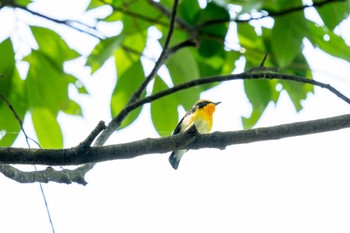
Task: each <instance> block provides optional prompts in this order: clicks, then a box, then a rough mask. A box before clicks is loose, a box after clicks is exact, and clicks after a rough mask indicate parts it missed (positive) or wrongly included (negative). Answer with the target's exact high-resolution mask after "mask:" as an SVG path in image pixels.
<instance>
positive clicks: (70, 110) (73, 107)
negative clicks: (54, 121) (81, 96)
mask: <svg viewBox="0 0 350 233" xmlns="http://www.w3.org/2000/svg"><path fill="white" fill-rule="evenodd" d="M63 112H64V113H67V114H69V115H76V116H83V111H82V110H81V107H80V105H79V104H77V103H76V102H75V101H74V100H69V105H68V107H67V108H66V109H64V110H63Z"/></svg>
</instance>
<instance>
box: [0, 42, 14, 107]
mask: <svg viewBox="0 0 350 233" xmlns="http://www.w3.org/2000/svg"><path fill="white" fill-rule="evenodd" d="M0 54H2V55H0V64H1V65H0V94H1V95H3V96H5V97H7V96H8V95H9V93H10V91H11V84H12V78H13V74H14V72H15V69H16V63H15V58H14V57H15V54H14V52H13V47H12V43H11V40H10V39H6V40H4V41H3V42H1V44H0ZM1 105H2V103H1V102H0V106H1Z"/></svg>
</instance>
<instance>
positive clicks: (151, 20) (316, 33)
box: [0, 0, 350, 148]
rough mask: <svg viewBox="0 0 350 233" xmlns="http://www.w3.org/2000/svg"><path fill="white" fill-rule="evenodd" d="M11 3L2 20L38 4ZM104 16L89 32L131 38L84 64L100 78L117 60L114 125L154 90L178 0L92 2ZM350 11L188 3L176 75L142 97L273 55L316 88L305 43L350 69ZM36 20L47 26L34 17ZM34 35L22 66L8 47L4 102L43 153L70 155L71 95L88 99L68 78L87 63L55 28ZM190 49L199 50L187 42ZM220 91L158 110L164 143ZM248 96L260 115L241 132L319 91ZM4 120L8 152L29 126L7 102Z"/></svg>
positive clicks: (259, 84) (267, 84)
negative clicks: (283, 102) (154, 66)
mask: <svg viewBox="0 0 350 233" xmlns="http://www.w3.org/2000/svg"><path fill="white" fill-rule="evenodd" d="M9 2H10V3H11V4H9V3H8V2H6V3H7V4H5V3H2V2H1V7H2V8H0V12H1V10H2V9H6V8H9V7H10V8H18V9H21V10H24V11H26V10H28V9H29V8H28V6H30V4H32V3H31V1H9ZM101 7H108V8H110V10H111V11H110V12H111V13H110V14H108V15H106V16H104V17H102V18H98V19H95V25H93V26H89V27H87V28H89V29H91V30H95V29H96V28H97V26H98V25H99V24H101V23H114V22H118V23H120V24H121V25H122V30H121V31H120V32H116V33H115V35H113V36H109V37H104V38H99V40H98V42H97V44H96V46H95V48H94V49H93V50H92V51H91V52H90V53H89V54H88V56H87V58H86V64H85V65H86V66H87V67H90V69H91V75H93V74H94V73H95V72H96V71H98V70H99V69H101V67H103V65H104V64H105V63H106V61H107V60H109V59H112V60H113V61H114V64H115V70H116V77H115V79H116V85H115V87H114V91H113V93H112V97H111V100H110V112H111V116H113V117H114V116H116V115H118V114H119V113H121V111H122V110H123V109H124V107H125V106H126V105H127V104H128V103H129V100H130V98H131V97H132V95H133V94H134V92H135V90H137V89H138V87H139V86H140V85H141V84H142V83H144V82H145V79H146V72H145V70H147V67H146V62H144V60H145V59H146V60H148V61H149V60H151V61H153V62H155V60H153V59H152V57H154V53H150V48H149V46H148V45H149V44H150V42H151V41H152V40H153V41H154V40H156V41H157V43H158V44H159V45H160V46H163V45H164V44H165V42H166V35H167V34H168V32H169V26H170V20H171V14H172V10H171V9H172V7H173V1H169V0H161V1H152V0H127V1H121V0H91V1H90V3H89V5H88V7H87V8H86V10H85V13H86V14H89V13H91V12H93V11H96V10H97V9H98V8H101ZM308 8H314V9H315V10H316V11H315V12H316V13H317V14H318V16H319V18H320V19H321V20H320V22H315V21H314V20H312V19H309V17H308V16H307V14H306V9H308ZM140 9H142V10H140ZM349 11H350V7H349V1H340V0H338V1H327V0H326V1H314V2H313V5H310V6H309V5H304V3H303V1H301V0H297V1H287V0H274V1H270V0H269V1H261V0H259V1H258V0H253V1H240V0H238V1H233V0H227V1H209V2H207V3H205V4H204V5H203V4H202V2H201V4H200V3H199V2H198V1H197V0H182V1H179V4H178V6H177V14H176V16H175V23H174V31H173V33H172V36H171V38H170V43H169V51H172V52H171V53H170V52H169V53H168V54H167V56H166V57H165V59H164V62H163V64H162V65H164V66H163V67H164V68H165V69H166V70H167V72H168V75H163V74H160V73H158V74H157V75H156V76H155V77H154V82H149V83H148V85H147V90H144V91H143V92H142V94H141V98H143V97H145V96H149V95H151V94H155V93H158V92H160V91H163V90H166V89H168V88H170V87H173V86H176V85H178V84H181V83H184V82H188V81H191V80H193V79H197V78H201V77H209V76H213V75H221V74H230V73H232V72H233V71H234V69H235V68H236V67H235V64H236V61H238V60H239V59H241V60H244V62H245V68H246V69H250V68H252V67H257V66H259V65H260V63H261V60H262V58H263V57H264V55H265V54H269V57H268V59H267V60H266V62H265V65H266V66H273V67H278V68H279V69H280V70H281V72H283V73H286V74H294V75H299V76H303V77H307V78H310V79H311V78H312V73H311V70H310V66H309V61H308V60H307V59H306V58H305V56H304V54H303V53H302V51H303V47H304V44H305V43H306V41H308V42H309V43H311V44H312V45H313V46H314V47H316V48H319V49H321V50H323V51H324V52H326V53H328V54H330V55H332V56H334V57H337V58H340V59H344V60H347V61H349V60H350V47H349V46H348V45H347V44H346V43H345V41H344V39H343V38H342V37H341V36H340V35H339V34H337V33H336V31H337V30H336V29H337V26H339V24H340V23H341V22H342V21H343V20H344V19H345V18H347V17H348V16H349ZM30 13H32V14H33V15H34V16H37V17H42V14H35V13H33V11H32V10H31V11H30ZM45 20H48V21H50V20H51V21H53V22H55V23H59V24H66V25H68V26H70V27H72V24H71V22H73V21H74V20H72V19H65V20H55V19H53V18H50V17H46V18H45ZM253 22H254V23H253ZM266 22H268V23H266ZM269 22H270V23H269ZM79 25H83V24H79ZM27 27H28V29H30V32H31V33H32V35H33V37H34V39H35V41H36V43H37V47H35V46H33V48H32V49H31V51H30V52H29V54H28V55H26V56H25V57H21V58H20V59H18V58H16V52H15V50H14V48H13V47H14V45H13V44H14V43H13V39H12V37H11V35H9V37H8V38H6V39H4V40H3V41H2V42H1V43H0V54H1V56H0V74H1V76H0V94H1V95H2V96H4V98H6V99H7V100H8V101H9V102H10V103H11V104H12V105H13V106H14V108H15V109H16V112H17V114H18V115H19V117H21V118H22V119H23V118H24V116H25V114H26V113H30V114H31V116H32V118H31V119H32V121H33V125H34V128H35V131H36V133H37V136H38V139H39V142H40V144H41V145H42V146H43V147H47V148H61V147H62V146H63V136H62V132H61V129H60V124H59V123H58V121H57V115H58V113H60V112H63V113H66V114H71V115H82V111H81V107H80V105H79V104H78V103H77V102H75V101H74V100H72V99H71V98H70V96H69V93H68V88H69V86H73V87H74V88H76V89H77V90H78V91H79V93H81V94H86V93H87V91H86V90H85V88H84V87H83V86H82V85H81V82H80V81H79V78H78V77H77V76H75V75H73V74H70V73H68V72H67V71H66V69H65V63H66V62H69V61H71V60H72V59H76V58H81V57H83V55H81V54H79V53H78V52H77V51H75V50H74V49H73V48H70V47H69V46H68V44H69V43H68V41H66V40H64V39H62V37H61V36H60V34H58V33H57V32H56V31H55V29H54V28H51V27H47V28H45V27H38V26H35V25H30V24H27ZM77 29H78V30H79V31H82V33H83V32H84V31H83V30H82V29H80V28H77ZM158 34H159V35H158ZM89 35H91V33H90V32H89ZM189 41H190V42H191V43H187V42H189ZM189 44H190V45H189ZM184 45H186V46H184ZM151 52H154V51H151ZM155 54H156V55H157V51H155ZM159 54H160V51H159V52H158V55H159ZM17 57H18V56H17ZM23 62H25V63H26V64H28V65H29V68H28V71H27V72H19V68H18V64H19V63H23ZM215 85H217V84H207V85H201V86H196V87H194V88H191V89H188V90H183V91H181V92H176V93H173V94H172V95H168V96H165V97H164V98H161V99H159V100H156V101H154V102H152V103H151V115H152V121H153V124H154V126H155V128H156V129H157V131H158V132H159V134H160V135H162V136H166V135H169V134H171V132H172V130H173V128H174V126H175V125H176V123H177V121H178V118H179V115H178V107H179V106H181V107H183V108H184V109H189V108H190V107H191V106H192V105H193V103H194V102H196V101H197V100H198V99H199V98H200V94H201V93H202V92H203V91H206V90H208V89H210V88H212V87H213V86H215ZM278 87H280V88H278ZM244 90H245V93H246V95H247V97H248V99H249V101H250V103H251V104H252V107H253V108H252V109H253V110H252V113H251V115H250V116H249V117H246V118H244V117H242V123H243V125H244V126H245V127H251V126H253V125H254V124H255V123H256V122H257V121H258V120H259V118H260V117H261V115H262V114H263V112H264V110H265V109H266V107H267V105H268V104H269V103H270V102H271V101H272V102H277V101H278V99H279V96H280V93H281V91H283V90H284V91H286V92H287V93H288V95H289V97H290V99H291V100H292V102H293V104H294V106H295V109H296V110H297V111H299V110H301V109H302V105H301V101H302V100H304V99H305V98H306V96H307V94H308V93H310V92H313V87H312V86H308V85H302V84H297V83H291V82H287V81H281V80H244ZM141 110H142V106H141V107H139V108H137V109H136V110H134V111H132V112H130V113H128V114H127V117H126V118H125V119H123V121H122V122H121V126H120V127H121V128H123V127H127V126H128V125H130V124H131V123H132V122H133V121H134V120H135V119H136V118H137V117H138V115H139V113H140V112H141ZM0 116H1V117H0V146H10V145H11V144H12V143H13V142H14V140H15V139H16V137H17V136H18V133H19V132H20V125H19V124H18V121H17V120H16V119H15V118H14V117H13V115H12V112H11V111H10V110H9V108H8V106H7V105H6V104H5V103H3V102H0Z"/></svg>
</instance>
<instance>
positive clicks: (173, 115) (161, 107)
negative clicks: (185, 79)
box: [151, 77, 179, 137]
mask: <svg viewBox="0 0 350 233" xmlns="http://www.w3.org/2000/svg"><path fill="white" fill-rule="evenodd" d="M167 88H168V86H167V85H166V84H165V82H164V81H163V80H162V79H161V78H160V77H157V78H156V79H155V81H154V86H153V92H152V93H153V94H154V93H157V92H159V91H163V90H165V89H167ZM178 103H179V102H178V99H177V98H176V96H175V95H168V96H166V97H164V98H161V99H158V100H156V101H153V102H152V103H151V115H152V122H153V125H154V127H155V128H156V130H157V132H158V133H159V135H160V136H162V137H164V136H169V135H171V134H172V132H173V130H174V129H175V127H176V125H177V122H178V112H177V107H178Z"/></svg>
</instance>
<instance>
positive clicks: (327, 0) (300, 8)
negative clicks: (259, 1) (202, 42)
mask: <svg viewBox="0 0 350 233" xmlns="http://www.w3.org/2000/svg"><path fill="white" fill-rule="evenodd" d="M345 1H346V0H325V1H321V2H313V4H310V5H302V6H298V7H292V8H289V9H286V10H282V11H270V12H268V13H267V14H265V15H262V16H259V17H250V18H247V19H239V18H236V19H231V20H227V19H215V20H208V21H205V22H203V23H202V24H200V25H197V27H196V28H197V30H198V29H201V28H204V27H208V26H212V25H216V24H222V23H227V22H229V21H231V22H236V23H247V22H250V21H252V20H260V19H264V18H267V17H279V16H283V15H287V14H290V13H294V12H298V11H303V10H305V9H306V8H310V7H321V6H324V5H326V4H330V3H334V2H345Z"/></svg>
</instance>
